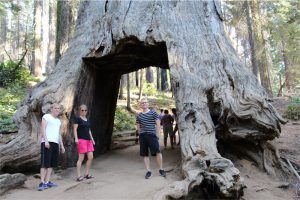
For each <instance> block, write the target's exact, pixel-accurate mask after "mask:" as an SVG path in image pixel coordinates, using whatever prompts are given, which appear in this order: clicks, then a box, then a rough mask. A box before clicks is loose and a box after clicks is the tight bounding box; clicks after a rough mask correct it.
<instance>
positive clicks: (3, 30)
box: [0, 13, 7, 62]
mask: <svg viewBox="0 0 300 200" xmlns="http://www.w3.org/2000/svg"><path fill="white" fill-rule="evenodd" d="M6 18H7V15H6V13H4V14H2V15H1V16H0V20H1V21H0V23H1V24H0V34H1V37H0V62H2V61H3V60H4V56H5V52H4V48H5V45H6V40H7V19H6Z"/></svg>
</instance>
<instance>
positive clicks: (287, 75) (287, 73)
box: [281, 38, 292, 92]
mask: <svg viewBox="0 0 300 200" xmlns="http://www.w3.org/2000/svg"><path fill="white" fill-rule="evenodd" d="M281 45H282V50H281V53H282V58H283V63H284V73H285V87H286V91H287V92H289V91H290V90H291V88H292V76H291V72H290V62H289V59H288V57H287V53H286V48H285V42H284V38H282V39H281Z"/></svg>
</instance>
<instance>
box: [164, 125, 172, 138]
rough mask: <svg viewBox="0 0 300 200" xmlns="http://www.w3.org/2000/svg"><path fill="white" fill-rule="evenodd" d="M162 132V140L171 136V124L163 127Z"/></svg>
mask: <svg viewBox="0 0 300 200" xmlns="http://www.w3.org/2000/svg"><path fill="white" fill-rule="evenodd" d="M163 132H164V138H168V136H170V137H171V136H173V135H174V132H173V125H172V124H168V125H165V126H163Z"/></svg>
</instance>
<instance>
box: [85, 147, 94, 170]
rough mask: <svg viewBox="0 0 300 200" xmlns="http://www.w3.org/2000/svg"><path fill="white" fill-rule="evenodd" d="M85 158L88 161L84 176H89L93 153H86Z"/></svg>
mask: <svg viewBox="0 0 300 200" xmlns="http://www.w3.org/2000/svg"><path fill="white" fill-rule="evenodd" d="M87 158H88V160H87V161H86V168H85V175H89V174H90V168H91V165H92V162H93V158H94V157H93V152H87Z"/></svg>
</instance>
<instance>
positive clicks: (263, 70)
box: [250, 0, 273, 97]
mask: <svg viewBox="0 0 300 200" xmlns="http://www.w3.org/2000/svg"><path fill="white" fill-rule="evenodd" d="M250 8H251V14H252V21H253V33H254V38H255V41H256V44H257V46H256V48H255V49H254V50H255V54H256V55H255V57H256V58H257V61H258V62H257V63H258V69H259V74H260V82H261V85H262V86H263V87H264V88H265V89H266V91H267V93H268V94H269V96H271V97H272V96H273V95H272V88H271V80H270V76H269V69H268V68H269V63H268V62H267V61H268V59H267V54H266V45H265V43H266V42H265V39H264V36H263V32H262V28H261V19H260V13H259V1H258V0H253V1H250Z"/></svg>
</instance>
